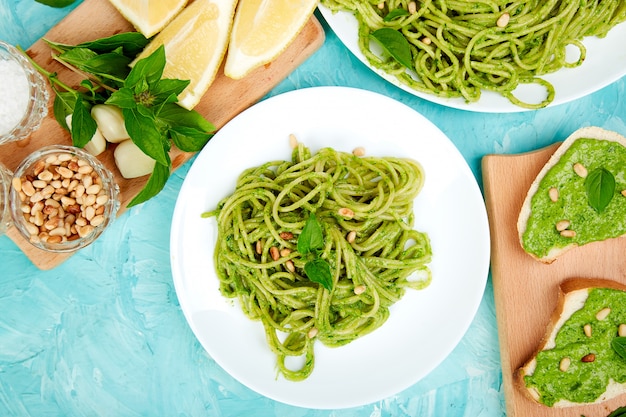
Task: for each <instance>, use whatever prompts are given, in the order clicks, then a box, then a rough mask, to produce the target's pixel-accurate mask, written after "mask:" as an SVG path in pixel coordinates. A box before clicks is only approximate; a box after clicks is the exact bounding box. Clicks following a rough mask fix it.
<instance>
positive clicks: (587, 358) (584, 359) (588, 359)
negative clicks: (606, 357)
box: [580, 353, 596, 362]
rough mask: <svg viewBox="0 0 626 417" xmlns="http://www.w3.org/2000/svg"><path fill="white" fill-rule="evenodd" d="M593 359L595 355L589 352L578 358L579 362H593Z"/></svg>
mask: <svg viewBox="0 0 626 417" xmlns="http://www.w3.org/2000/svg"><path fill="white" fill-rule="evenodd" d="M595 360H596V355H595V354H594V353H589V354H587V355H585V356H583V357H582V358H581V359H580V361H581V362H593V361H595Z"/></svg>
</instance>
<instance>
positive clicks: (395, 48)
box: [370, 28, 413, 69]
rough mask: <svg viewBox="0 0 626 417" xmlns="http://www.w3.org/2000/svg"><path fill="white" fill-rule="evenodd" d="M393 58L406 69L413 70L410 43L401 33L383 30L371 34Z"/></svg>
mask: <svg viewBox="0 0 626 417" xmlns="http://www.w3.org/2000/svg"><path fill="white" fill-rule="evenodd" d="M370 36H371V37H372V39H374V40H375V41H376V42H378V43H379V44H380V45H381V46H382V47H383V49H384V50H385V51H387V53H388V54H389V55H391V57H392V58H394V59H395V60H396V61H398V62H399V63H400V64H402V65H404V66H405V67H407V68H409V69H412V68H413V57H412V56H411V47H410V46H409V41H407V40H406V38H405V37H404V35H403V34H402V33H400V32H399V31H397V30H395V29H391V28H381V29H378V30H375V31H374V32H372V33H371V34H370Z"/></svg>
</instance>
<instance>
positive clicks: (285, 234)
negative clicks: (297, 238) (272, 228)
mask: <svg viewBox="0 0 626 417" xmlns="http://www.w3.org/2000/svg"><path fill="white" fill-rule="evenodd" d="M278 236H280V238H281V239H285V240H291V239H293V233H291V232H280V233H279V234H278Z"/></svg>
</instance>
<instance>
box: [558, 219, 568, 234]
mask: <svg viewBox="0 0 626 417" xmlns="http://www.w3.org/2000/svg"><path fill="white" fill-rule="evenodd" d="M569 225H570V221H569V220H561V221H558V222H557V223H556V230H558V231H559V232H562V231H563V230H565V229H567V228H568V227H569Z"/></svg>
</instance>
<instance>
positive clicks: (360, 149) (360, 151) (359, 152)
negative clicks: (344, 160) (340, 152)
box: [352, 146, 365, 156]
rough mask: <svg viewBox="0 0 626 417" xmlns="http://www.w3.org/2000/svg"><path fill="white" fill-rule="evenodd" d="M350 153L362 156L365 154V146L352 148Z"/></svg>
mask: <svg viewBox="0 0 626 417" xmlns="http://www.w3.org/2000/svg"><path fill="white" fill-rule="evenodd" d="M352 154H353V155H354V156H364V155H365V148H364V147H362V146H359V147H357V148H354V150H353V151H352Z"/></svg>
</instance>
